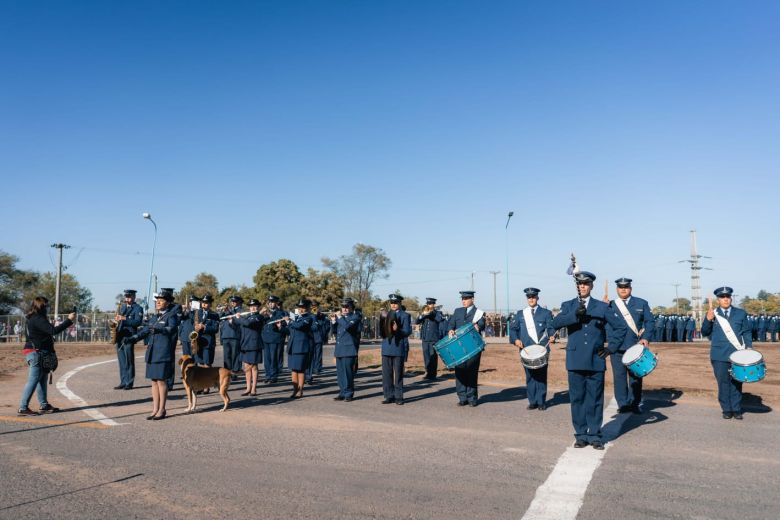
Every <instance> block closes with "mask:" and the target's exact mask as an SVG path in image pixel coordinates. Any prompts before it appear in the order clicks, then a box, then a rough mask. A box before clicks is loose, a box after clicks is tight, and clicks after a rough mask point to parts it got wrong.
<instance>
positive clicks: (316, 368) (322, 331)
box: [306, 300, 330, 385]
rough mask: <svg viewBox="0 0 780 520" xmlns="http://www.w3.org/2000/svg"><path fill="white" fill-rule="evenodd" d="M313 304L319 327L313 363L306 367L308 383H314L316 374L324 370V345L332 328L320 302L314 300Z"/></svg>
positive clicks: (313, 314)
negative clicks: (321, 308) (321, 309)
mask: <svg viewBox="0 0 780 520" xmlns="http://www.w3.org/2000/svg"><path fill="white" fill-rule="evenodd" d="M311 305H312V308H311V313H312V316H314V319H315V320H316V321H317V328H316V330H315V331H314V350H313V351H312V355H311V363H309V366H308V367H307V368H306V384H307V385H311V384H313V383H314V375H315V374H317V375H319V374H320V372H322V345H323V344H324V343H325V342H326V341H327V339H328V331H329V330H330V323H329V320H328V317H327V316H325V314H323V313H321V312H320V302H318V301H317V300H314V301H312V303H311Z"/></svg>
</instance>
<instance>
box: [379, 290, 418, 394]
mask: <svg viewBox="0 0 780 520" xmlns="http://www.w3.org/2000/svg"><path fill="white" fill-rule="evenodd" d="M389 299H390V309H392V310H393V311H395V318H396V319H395V321H394V322H393V324H392V326H391V327H392V330H391V334H390V336H389V337H387V338H384V339H382V392H383V394H384V397H385V398H384V400H383V401H382V404H389V403H392V402H395V404H399V405H400V404H404V358H405V357H406V354H407V353H408V351H409V335H410V334H411V333H412V317H411V316H409V313H408V312H406V311H403V310H401V302H402V301H403V298H402V297H401V296H399V295H397V294H391V295H390V296H389Z"/></svg>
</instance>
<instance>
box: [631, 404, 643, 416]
mask: <svg viewBox="0 0 780 520" xmlns="http://www.w3.org/2000/svg"><path fill="white" fill-rule="evenodd" d="M631 413H633V414H635V415H641V414H642V410H641V409H640V408H639V405H638V404H635V405H632V406H631Z"/></svg>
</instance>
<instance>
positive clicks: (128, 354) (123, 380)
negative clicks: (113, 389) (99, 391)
mask: <svg viewBox="0 0 780 520" xmlns="http://www.w3.org/2000/svg"><path fill="white" fill-rule="evenodd" d="M114 346H115V347H116V358H117V361H118V362H119V384H120V385H122V386H133V382H134V381H135V345H134V344H132V343H129V344H126V345H124V344H122V343H121V342H120V343H117V344H116V345H114Z"/></svg>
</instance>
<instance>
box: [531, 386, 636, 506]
mask: <svg viewBox="0 0 780 520" xmlns="http://www.w3.org/2000/svg"><path fill="white" fill-rule="evenodd" d="M616 413H617V402H616V401H615V399H614V398H613V399H612V401H610V403H609V406H608V407H607V408H606V409H605V410H604V417H605V418H609V417H612V416H613V415H615V414H616ZM629 415H630V414H627V413H623V414H619V415H618V416H617V417H615V418H614V419H612V420H611V421H610V422H608V423H606V424H604V426H602V428H601V432H602V435H603V437H604V438H605V439H614V438H615V437H617V435H618V433H620V428H621V427H622V426H623V423H624V422H625V421H626V419H628V417H629ZM611 444H612V443H611V442H608V443H607V444H606V445H605V447H604V449H603V450H595V449H593V448H590V447H586V448H574V447H572V446H570V447H569V448H566V451H565V452H564V453H563V455H561V458H559V459H558V462H557V463H556V464H555V468H553V470H552V473H550V476H549V477H547V480H546V481H545V482H544V484H542V485H541V486H539V489H537V490H536V495H535V496H534V499H533V501H532V502H531V505H530V506H529V507H528V511H526V512H525V515H523V520H536V519H544V520H549V519H551V518H555V519H556V520H569V519H571V520H574V519H575V518H577V513H578V512H579V510H580V507H582V502H583V500H584V498H585V491H587V489H588V484H590V480H591V478H592V477H593V473H594V472H595V471H596V468H598V467H599V465H600V464H601V460H602V459H603V458H604V454H605V453H606V452H607V450H608V449H609V447H610V445H611Z"/></svg>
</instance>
